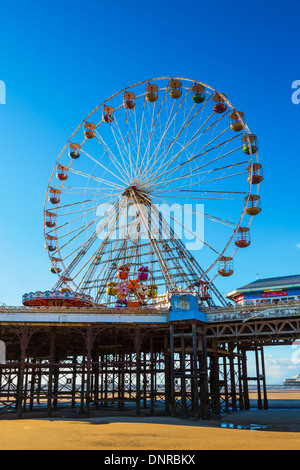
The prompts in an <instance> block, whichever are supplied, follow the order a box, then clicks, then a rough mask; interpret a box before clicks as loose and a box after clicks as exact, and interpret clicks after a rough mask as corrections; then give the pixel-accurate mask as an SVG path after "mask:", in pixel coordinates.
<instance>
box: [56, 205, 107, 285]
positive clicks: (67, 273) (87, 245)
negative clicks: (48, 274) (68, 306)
mask: <svg viewBox="0 0 300 470" xmlns="http://www.w3.org/2000/svg"><path fill="white" fill-rule="evenodd" d="M113 215H114V212H112V214H111V216H110V218H112V217H113ZM106 223H107V222H106ZM102 225H105V224H104V223H102ZM99 230H100V228H99V227H98V228H97V229H96V230H95V232H94V233H93V235H92V236H91V237H90V238H89V239H88V240H87V241H86V243H85V244H84V246H83V247H82V248H81V249H80V251H79V252H78V254H77V255H76V256H75V258H74V259H73V260H72V261H71V263H70V264H69V266H68V267H67V268H66V269H65V271H64V272H63V274H62V275H61V276H60V278H59V280H58V281H57V283H56V284H55V285H54V286H53V288H52V290H53V291H55V290H58V289H59V288H61V287H62V286H63V285H64V283H65V281H64V278H69V277H70V276H71V274H72V271H73V270H74V269H75V268H76V266H78V264H79V263H80V261H81V260H82V258H83V257H84V255H85V254H86V253H87V251H88V250H89V249H90V248H91V246H92V245H93V244H94V242H95V241H96V239H97V237H98V233H99Z"/></svg>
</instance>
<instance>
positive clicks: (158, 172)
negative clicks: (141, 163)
mask: <svg viewBox="0 0 300 470" xmlns="http://www.w3.org/2000/svg"><path fill="white" fill-rule="evenodd" d="M214 115H215V113H214V112H213V113H211V114H210V116H208V118H207V119H206V120H205V121H204V123H203V124H202V125H201V126H200V128H199V129H197V131H196V132H195V133H194V134H193V136H192V137H191V138H190V139H189V141H188V142H187V143H186V144H185V145H184V146H182V148H181V149H180V150H179V152H177V153H176V154H175V155H174V157H172V158H171V160H170V161H169V162H165V160H164V161H163V162H162V163H161V165H160V166H159V168H158V169H157V170H156V171H155V172H154V173H153V175H152V178H151V179H150V180H148V181H147V183H148V184H151V183H152V182H153V180H154V181H155V180H157V179H158V178H160V176H161V175H164V174H166V173H169V172H171V171H172V170H173V169H172V168H171V169H170V170H169V171H167V169H168V168H169V167H170V166H171V165H172V163H173V162H174V161H175V160H176V159H178V157H179V156H180V155H181V154H182V152H183V151H185V150H187V149H188V147H189V146H190V145H192V144H193V143H195V142H196V141H197V140H198V139H199V138H200V137H202V136H203V135H204V134H205V133H206V132H207V131H209V130H211V129H212V128H213V127H214V126H215V125H217V124H218V123H219V122H220V121H221V120H222V119H224V116H222V117H220V118H219V119H218V120H216V121H215V122H213V123H212V124H211V125H210V126H208V127H207V128H205V129H204V131H202V132H201V133H200V131H201V130H202V129H203V128H204V126H205V125H206V124H207V123H208V121H209V120H210V119H211V118H212V117H213V116H214ZM226 142H227V141H226ZM221 145H222V144H221ZM189 162H190V159H188V160H187V161H186V163H189ZM162 168H164V170H163V171H162ZM174 171H176V168H175V170H174Z"/></svg>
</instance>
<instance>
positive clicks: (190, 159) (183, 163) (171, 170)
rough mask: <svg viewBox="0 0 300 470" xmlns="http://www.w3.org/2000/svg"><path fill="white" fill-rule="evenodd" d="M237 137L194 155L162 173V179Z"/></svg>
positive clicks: (164, 181)
mask: <svg viewBox="0 0 300 470" xmlns="http://www.w3.org/2000/svg"><path fill="white" fill-rule="evenodd" d="M237 137H238V136H235V137H232V138H231V139H228V140H226V141H224V142H222V143H220V144H218V145H216V146H215V147H212V148H210V149H208V150H206V151H205V152H202V153H199V154H197V155H193V156H192V157H190V158H189V159H188V160H186V161H184V162H182V163H180V164H178V166H177V167H176V168H171V169H170V170H168V171H166V172H164V173H161V178H162V177H163V176H164V175H166V174H168V175H169V176H171V175H172V174H173V173H174V172H175V171H177V170H178V169H179V168H181V167H183V166H184V165H186V164H187V163H190V162H191V161H193V160H195V159H196V158H199V157H201V156H203V155H206V154H208V153H209V152H212V151H213V150H215V149H217V148H219V147H221V146H222V145H224V144H227V143H228V142H231V141H232V140H234V139H236V138H237ZM161 181H162V183H164V184H166V179H164V180H161ZM152 187H153V186H152Z"/></svg>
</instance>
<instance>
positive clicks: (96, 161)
mask: <svg viewBox="0 0 300 470" xmlns="http://www.w3.org/2000/svg"><path fill="white" fill-rule="evenodd" d="M81 150H82V152H83V153H84V154H85V155H86V156H87V157H88V158H90V159H91V160H93V161H94V162H95V163H96V164H97V165H99V166H101V168H103V169H104V170H105V171H108V172H109V173H110V174H111V175H112V176H113V177H115V178H117V179H118V180H120V181H121V182H122V183H123V184H124V183H125V181H124V180H123V179H122V178H120V177H119V176H117V175H116V174H115V173H113V172H112V171H110V170H109V169H108V168H107V167H106V166H105V165H102V163H100V162H99V161H98V160H97V159H95V158H94V157H92V156H91V155H89V154H88V153H87V152H85V151H84V150H83V149H81ZM70 171H72V172H74V173H77V174H79V175H81V176H86V177H88V178H92V179H94V180H96V181H99V182H101V183H103V182H104V183H105V184H107V185H109V186H114V183H112V182H110V183H109V182H108V181H106V180H103V179H102V178H98V177H96V176H94V175H90V174H89V173H84V172H82V171H80V170H75V169H74V168H70ZM125 184H126V183H125ZM115 186H118V185H116V184H115Z"/></svg>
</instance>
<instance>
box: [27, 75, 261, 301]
mask: <svg viewBox="0 0 300 470" xmlns="http://www.w3.org/2000/svg"><path fill="white" fill-rule="evenodd" d="M262 180H263V174H262V165H261V164H260V163H259V161H258V141H257V137H256V135H254V134H252V133H251V132H250V130H249V128H248V126H247V125H246V123H245V114H244V112H242V111H237V110H236V109H235V108H234V106H233V105H232V104H231V102H230V101H229V100H228V98H227V96H226V95H225V94H224V93H222V92H219V91H217V90H215V89H214V88H213V87H211V86H209V85H206V84H204V83H202V82H200V81H197V80H192V79H188V78H180V77H163V78H155V79H151V80H145V81H142V82H139V83H136V84H134V85H131V86H128V87H127V88H124V89H123V90H121V91H119V92H117V93H115V94H114V95H112V96H110V97H109V98H107V99H106V100H105V101H103V102H102V103H101V104H99V105H98V106H97V107H96V108H95V109H94V110H93V111H92V112H91V113H90V114H89V115H88V116H87V117H86V118H85V119H84V120H83V121H82V122H81V123H80V124H79V125H78V127H77V128H76V129H75V131H74V132H73V134H72V135H71V137H70V138H69V140H68V141H67V143H66V144H65V146H64V148H63V150H62V152H61V154H60V155H59V158H58V160H57V162H56V164H55V166H54V169H53V172H52V174H51V177H50V181H49V184H48V188H47V193H46V198H45V206H44V237H45V248H46V249H47V251H48V254H49V258H50V262H51V265H50V270H51V272H52V273H54V274H56V275H57V276H58V280H57V282H56V284H55V285H54V287H53V289H52V291H49V292H46V293H42V292H36V293H30V294H25V296H24V298H23V303H24V305H29V306H32V305H75V306H92V305H101V306H107V307H110V308H113V307H120V308H127V307H134V308H135V307H145V308H147V306H151V307H156V306H161V305H164V304H166V303H167V302H168V300H169V299H170V297H171V296H172V295H174V294H181V293H183V294H184V293H192V294H193V295H195V296H196V297H197V298H198V300H199V304H200V305H201V304H203V303H206V304H208V305H210V306H213V305H215V301H217V302H219V303H220V304H221V305H223V306H225V305H226V303H227V302H226V301H225V299H224V298H223V296H222V295H221V293H220V292H219V291H218V289H217V288H216V286H215V285H214V280H215V279H216V277H217V276H223V277H228V276H231V275H232V274H233V272H234V265H233V258H234V256H235V254H236V253H237V251H238V249H239V248H246V247H248V246H249V245H250V242H251V241H250V225H251V222H252V218H253V217H254V216H256V215H257V214H259V213H260V211H261V204H260V203H261V201H260V196H259V194H258V193H259V184H260V183H261V181H262ZM195 222H196V229H194V225H195ZM193 251H194V252H195V253H196V255H197V256H196V255H195V256H194V255H193Z"/></svg>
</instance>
